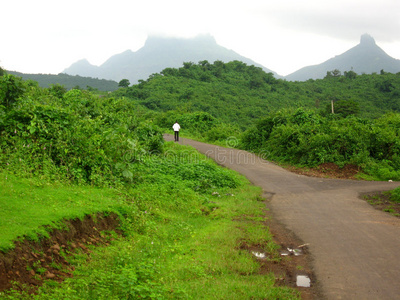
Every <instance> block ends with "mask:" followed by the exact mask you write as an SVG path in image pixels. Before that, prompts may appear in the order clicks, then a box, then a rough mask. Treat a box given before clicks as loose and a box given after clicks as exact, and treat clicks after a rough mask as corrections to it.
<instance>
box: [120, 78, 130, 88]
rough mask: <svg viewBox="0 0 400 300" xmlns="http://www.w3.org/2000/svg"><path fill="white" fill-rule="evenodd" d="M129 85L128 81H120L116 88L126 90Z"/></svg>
mask: <svg viewBox="0 0 400 300" xmlns="http://www.w3.org/2000/svg"><path fill="white" fill-rule="evenodd" d="M130 84H131V83H130V82H129V80H128V79H122V80H121V81H120V82H119V83H118V87H123V88H127V87H128V86H129V85H130Z"/></svg>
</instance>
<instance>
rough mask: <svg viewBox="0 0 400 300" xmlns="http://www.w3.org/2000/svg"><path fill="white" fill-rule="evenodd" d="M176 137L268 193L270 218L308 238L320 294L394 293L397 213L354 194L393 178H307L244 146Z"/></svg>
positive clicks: (399, 284)
mask: <svg viewBox="0 0 400 300" xmlns="http://www.w3.org/2000/svg"><path fill="white" fill-rule="evenodd" d="M165 139H166V140H169V141H171V140H173V137H172V136H170V135H166V136H165ZM231 142H234V141H231ZM179 143H180V144H184V145H191V146H193V147H195V148H196V149H197V150H198V151H199V152H201V153H204V154H206V155H207V156H208V157H210V158H212V159H214V160H215V161H216V162H217V163H218V164H220V165H222V166H225V167H228V168H231V169H233V170H236V171H238V172H239V173H241V174H243V175H245V176H246V177H247V178H248V179H249V180H250V181H251V182H252V183H253V184H255V185H258V186H260V187H262V188H263V190H264V192H265V193H266V194H267V195H269V196H272V199H271V201H270V202H269V203H268V206H269V208H270V209H271V211H272V214H273V216H274V218H275V219H276V220H277V221H279V222H280V223H282V224H283V225H284V226H285V227H286V228H287V229H288V230H290V231H292V232H294V233H295V234H296V236H297V237H299V238H300V239H301V240H302V241H304V243H309V251H310V253H311V255H312V257H313V268H314V273H315V275H316V278H317V280H318V284H319V285H320V286H321V289H322V293H323V295H324V298H326V299H363V300H364V299H391V300H393V299H400V257H399V256H400V219H398V218H396V217H393V216H391V215H389V214H387V213H384V212H380V211H378V210H375V209H374V208H372V207H371V206H370V205H369V204H368V203H366V201H364V200H362V199H360V198H359V194H360V193H362V192H371V191H383V190H390V189H393V188H395V187H397V186H399V185H400V183H399V182H368V181H353V180H340V179H321V178H312V177H307V176H303V175H297V174H293V173H291V172H288V171H286V170H284V169H283V168H281V167H279V166H277V165H275V164H273V163H270V162H268V161H267V160H263V159H261V158H259V157H257V156H255V155H253V154H251V153H248V152H246V151H242V150H236V149H229V148H223V147H217V146H213V145H208V144H204V143H200V142H197V141H193V140H189V139H182V138H181V139H180V141H179Z"/></svg>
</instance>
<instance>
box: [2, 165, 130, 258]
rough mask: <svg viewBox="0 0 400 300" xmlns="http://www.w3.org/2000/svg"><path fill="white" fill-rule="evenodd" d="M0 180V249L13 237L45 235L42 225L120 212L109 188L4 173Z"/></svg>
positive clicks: (119, 201)
mask: <svg viewBox="0 0 400 300" xmlns="http://www.w3.org/2000/svg"><path fill="white" fill-rule="evenodd" d="M0 179H1V180H0V232H1V238H0V250H1V251H8V250H9V249H10V248H13V242H14V241H15V240H17V238H22V237H24V238H26V239H29V240H38V239H40V238H43V237H47V236H48V231H47V230H49V227H46V226H50V227H51V228H54V227H59V226H61V221H62V220H64V219H66V220H70V219H75V218H80V219H82V218H83V217H84V216H85V215H87V214H93V213H94V212H107V211H113V212H116V213H119V214H121V213H122V212H123V210H121V209H122V208H123V203H122V199H121V196H119V195H118V194H117V193H116V192H115V191H114V190H111V189H108V190H107V189H98V188H94V187H89V186H75V185H70V186H68V185H67V186H66V185H62V184H59V183H58V184H56V183H49V182H42V181H41V180H39V179H37V178H30V179H22V178H18V177H16V176H15V175H13V174H7V173H2V174H1V175H0ZM46 228H47V229H46Z"/></svg>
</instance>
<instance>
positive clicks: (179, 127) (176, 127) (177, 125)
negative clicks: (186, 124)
mask: <svg viewBox="0 0 400 300" xmlns="http://www.w3.org/2000/svg"><path fill="white" fill-rule="evenodd" d="M172 128H173V129H174V131H179V129H181V126H179V124H178V123H175V124H174V125H173V126H172Z"/></svg>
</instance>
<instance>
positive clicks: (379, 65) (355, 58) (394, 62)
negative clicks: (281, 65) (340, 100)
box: [285, 34, 400, 81]
mask: <svg viewBox="0 0 400 300" xmlns="http://www.w3.org/2000/svg"><path fill="white" fill-rule="evenodd" d="M334 69H338V70H339V71H341V72H342V73H343V72H344V71H351V70H352V71H354V72H356V73H357V74H363V73H365V74H372V73H374V72H376V73H378V72H380V71H381V70H384V71H386V72H389V73H397V72H400V60H398V59H395V58H393V57H391V56H389V55H388V54H386V53H385V51H383V50H382V49H381V48H380V47H379V46H378V45H376V43H375V40H374V39H373V38H372V37H371V36H370V35H368V34H364V35H362V36H361V39H360V43H359V44H358V45H357V46H355V47H353V48H351V49H350V50H348V51H346V52H344V53H343V54H341V55H338V56H335V57H333V58H331V59H329V60H327V61H325V62H323V63H321V64H319V65H313V66H308V67H304V68H301V69H300V70H298V71H296V72H294V73H292V74H289V75H287V76H286V77H285V79H286V80H289V81H305V80H308V79H310V78H311V79H321V78H324V77H325V76H326V72H328V71H332V70H334Z"/></svg>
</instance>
